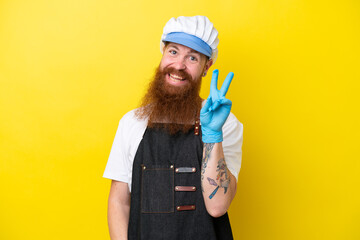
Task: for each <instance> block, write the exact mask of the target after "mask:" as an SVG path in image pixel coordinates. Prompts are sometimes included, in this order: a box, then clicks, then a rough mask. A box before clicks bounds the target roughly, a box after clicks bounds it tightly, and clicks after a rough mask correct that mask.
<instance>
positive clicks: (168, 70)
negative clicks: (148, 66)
mask: <svg viewBox="0 0 360 240" xmlns="http://www.w3.org/2000/svg"><path fill="white" fill-rule="evenodd" d="M162 72H163V73H164V74H165V75H166V74H174V75H178V76H180V77H181V78H185V79H187V80H189V81H190V82H192V81H193V78H192V76H191V75H190V74H189V73H187V72H186V71H184V70H177V69H175V68H173V67H165V68H164V69H163V71H162Z"/></svg>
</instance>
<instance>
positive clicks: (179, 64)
mask: <svg viewBox="0 0 360 240" xmlns="http://www.w3.org/2000/svg"><path fill="white" fill-rule="evenodd" d="M174 67H175V68H176V69H177V70H184V69H185V68H186V64H185V59H183V58H179V59H177V60H176V62H175V63H174Z"/></svg>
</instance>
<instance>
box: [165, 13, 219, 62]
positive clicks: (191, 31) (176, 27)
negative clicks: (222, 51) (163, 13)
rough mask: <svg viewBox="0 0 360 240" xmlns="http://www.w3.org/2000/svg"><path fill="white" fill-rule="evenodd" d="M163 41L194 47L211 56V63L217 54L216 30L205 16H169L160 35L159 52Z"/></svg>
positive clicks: (217, 40)
mask: <svg viewBox="0 0 360 240" xmlns="http://www.w3.org/2000/svg"><path fill="white" fill-rule="evenodd" d="M165 42H174V43H178V44H181V45H184V46H186V47H189V48H191V49H194V50H195V51H198V52H200V53H202V54H204V55H206V56H208V57H209V58H211V59H212V60H213V63H215V61H216V58H217V55H218V49H217V45H218V44H219V39H218V31H217V30H216V29H215V28H214V25H213V24H212V23H211V22H210V20H209V19H208V18H207V17H205V16H194V17H183V16H181V17H178V18H171V19H170V20H169V21H168V22H167V23H166V25H165V27H164V30H163V34H162V36H161V41H160V51H161V53H163V49H164V46H165Z"/></svg>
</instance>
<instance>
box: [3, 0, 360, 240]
mask: <svg viewBox="0 0 360 240" xmlns="http://www.w3.org/2000/svg"><path fill="white" fill-rule="evenodd" d="M180 15H186V16H190V15H207V16H208V17H209V18H210V20H211V21H212V22H214V24H215V27H216V28H217V29H218V30H219V33H220V35H219V38H220V45H219V58H218V61H217V62H216V64H215V66H214V67H213V68H212V69H214V68H218V69H219V70H220V78H221V79H224V78H225V76H226V74H227V73H228V72H229V71H233V72H234V73H235V78H234V80H233V83H232V85H231V87H230V90H229V93H228V98H230V99H231V100H232V101H233V109H232V111H233V112H234V114H235V115H236V116H237V117H238V119H239V120H240V121H241V122H242V123H243V124H244V146H243V164H242V169H241V172H240V175H239V182H238V193H237V196H236V198H235V200H234V202H233V204H232V206H231V208H230V211H229V214H230V218H231V222H232V227H233V232H234V236H235V239H245V240H252V239H259V240H267V239H276V240H278V239H279V240H282V239H286V240H288V239H327V240H329V239H339V240H350V239H351V240H353V239H360V230H359V226H360V207H359V205H360V196H359V195H360V194H359V190H360V189H359V188H360V187H359V186H360V177H359V174H360V171H359V170H360V164H359V159H360V156H359V116H358V115H359V102H360V101H359V98H358V96H357V95H358V94H359V90H360V89H359V81H360V73H359V66H360V57H359V56H360V48H359V42H360V33H359V32H360V2H359V1H357V0H343V1H324V0H320V1H314V0H288V1H285V0H271V1H270V0H269V1H265V0H240V1H239V0H233V1H226V0H222V1H208V0H206V1H205V0H200V1H193V0H184V1H174V2H173V1H159V0H154V1H134V0H133V1H130V0H127V1H123V0H118V1H115V0H113V1H110V0H104V1H95V0H83V1H76V0H57V1H49V0H47V1H45V0H42V1H41V0H33V1H25V0H24V1H21V0H2V1H0V114H1V115H0V144H1V147H0V239H4V240H13V239H37V240H40V239H108V238H109V235H108V230H107V222H106V208H107V196H108V192H109V187H110V180H107V179H104V178H102V174H103V171H104V168H105V165H106V162H107V158H108V155H109V152H110V148H111V144H112V141H113V138H114V135H115V131H116V128H117V124H118V121H119V119H120V118H121V117H122V116H123V115H124V114H125V113H126V112H127V111H129V110H131V109H133V108H135V107H136V106H137V105H138V103H139V99H140V98H141V96H142V95H143V93H144V90H145V87H146V83H147V82H148V81H149V80H150V79H151V77H152V75H153V72H154V69H155V68H156V66H157V65H158V63H159V61H160V58H161V54H160V51H159V40H160V36H161V33H162V28H163V26H164V24H165V23H166V21H167V20H168V19H170V18H171V17H174V16H175V17H176V16H180ZM210 78H211V74H209V75H208V76H207V77H206V78H205V79H204V84H203V88H202V90H201V95H202V97H206V96H207V95H208V92H209V91H208V89H209V82H210Z"/></svg>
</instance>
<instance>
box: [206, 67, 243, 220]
mask: <svg viewBox="0 0 360 240" xmlns="http://www.w3.org/2000/svg"><path fill="white" fill-rule="evenodd" d="M218 73H219V72H218V70H215V71H214V72H213V76H212V80H211V86H210V96H209V97H208V99H207V101H206V103H205V105H204V107H203V108H202V109H201V111H200V121H201V130H202V140H203V143H204V150H203V159H202V166H201V186H202V191H203V196H204V201H205V206H206V209H207V211H208V213H209V214H210V215H211V216H213V217H220V216H222V215H224V214H225V213H226V211H227V210H228V208H229V206H230V203H231V201H232V200H233V198H234V196H235V193H236V178H235V176H234V175H233V174H232V173H231V172H230V171H229V169H228V166H227V164H226V159H225V157H224V150H223V143H222V142H223V126H224V124H225V122H226V120H227V118H228V116H229V114H230V109H231V106H232V102H231V101H230V100H228V99H226V98H225V95H226V93H227V91H228V88H229V86H230V83H231V81H232V78H233V76H234V74H233V73H229V74H228V76H227V77H226V79H225V81H224V83H223V85H222V87H221V89H220V90H218V89H217V79H218ZM240 144H241V143H240ZM240 149H241V146H240ZM239 161H241V159H239Z"/></svg>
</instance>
